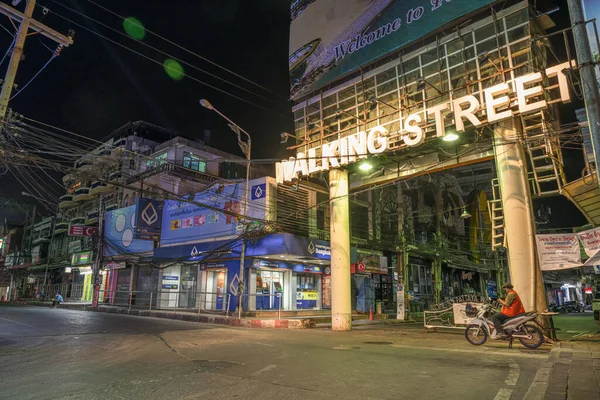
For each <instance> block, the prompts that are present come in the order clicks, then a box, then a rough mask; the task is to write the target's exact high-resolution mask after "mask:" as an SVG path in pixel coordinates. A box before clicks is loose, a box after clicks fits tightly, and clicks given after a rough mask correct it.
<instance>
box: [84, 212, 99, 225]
mask: <svg viewBox="0 0 600 400" xmlns="http://www.w3.org/2000/svg"><path fill="white" fill-rule="evenodd" d="M98 215H99V214H98V211H94V212H91V213H89V214H88V215H87V218H86V220H85V224H86V225H92V224H96V223H98Z"/></svg>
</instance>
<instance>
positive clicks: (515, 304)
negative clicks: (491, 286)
mask: <svg viewBox="0 0 600 400" xmlns="http://www.w3.org/2000/svg"><path fill="white" fill-rule="evenodd" d="M513 287H514V286H513V285H512V284H511V283H509V282H506V283H505V284H504V286H502V288H503V289H504V291H505V292H506V297H505V298H504V300H502V299H498V302H499V303H500V304H502V310H501V311H500V312H499V313H496V314H494V316H493V317H492V321H493V322H494V327H495V328H496V331H495V332H494V334H493V335H492V337H491V339H502V338H504V337H506V335H505V333H504V330H503V329H502V324H503V323H504V322H506V320H508V319H509V318H512V317H516V316H517V315H519V314H523V313H524V312H525V308H524V307H523V302H521V298H520V297H519V295H518V294H517V292H515V291H514V290H513Z"/></svg>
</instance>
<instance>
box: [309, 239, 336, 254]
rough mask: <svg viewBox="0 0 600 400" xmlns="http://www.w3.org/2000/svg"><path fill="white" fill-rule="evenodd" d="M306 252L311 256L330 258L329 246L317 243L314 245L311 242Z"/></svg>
mask: <svg viewBox="0 0 600 400" xmlns="http://www.w3.org/2000/svg"><path fill="white" fill-rule="evenodd" d="M307 250H308V253H309V254H310V255H311V256H312V255H317V256H323V257H331V246H327V245H325V244H319V243H317V244H315V243H314V242H313V241H312V240H311V241H310V243H309V244H308V247H307Z"/></svg>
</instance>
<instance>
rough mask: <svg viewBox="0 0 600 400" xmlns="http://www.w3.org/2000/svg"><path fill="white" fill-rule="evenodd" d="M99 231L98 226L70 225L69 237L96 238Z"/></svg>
mask: <svg viewBox="0 0 600 400" xmlns="http://www.w3.org/2000/svg"><path fill="white" fill-rule="evenodd" d="M97 230H98V227H96V226H85V225H70V226H69V236H94V233H96V231H97Z"/></svg>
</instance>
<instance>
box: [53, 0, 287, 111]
mask: <svg viewBox="0 0 600 400" xmlns="http://www.w3.org/2000/svg"><path fill="white" fill-rule="evenodd" d="M53 1H54V0H53ZM88 2H90V3H92V4H93V5H95V6H96V7H99V8H101V9H102V10H104V11H106V12H108V13H110V14H112V15H114V16H116V17H118V18H120V19H121V20H122V21H125V17H123V16H122V15H119V14H117V13H116V12H114V11H112V10H110V9H108V8H106V7H104V6H102V5H100V4H98V3H96V2H94V1H92V0H88ZM144 30H145V31H146V32H148V33H150V34H152V35H154V36H156V37H158V38H160V39H162V40H164V41H165V42H167V43H169V44H171V45H173V46H175V47H177V48H179V49H181V50H183V51H185V52H187V53H189V54H191V55H193V56H196V57H198V58H200V59H201V60H203V61H206V62H207V63H209V64H212V65H214V66H215V67H217V68H220V69H222V70H224V71H226V72H229V73H230V74H232V75H234V76H236V77H238V78H240V79H243V80H244V81H246V82H248V83H251V84H253V85H254V86H257V87H259V88H261V89H263V90H266V91H267V92H269V93H271V94H274V95H276V96H278V97H280V98H282V99H284V100H286V101H287V100H288V99H287V98H284V97H283V96H281V95H279V94H277V93H275V92H274V91H272V90H271V89H268V88H266V87H264V86H262V85H260V84H258V83H256V82H254V81H252V80H250V79H248V78H245V77H244V76H242V75H239V74H237V73H235V72H233V71H231V70H229V69H227V68H225V67H223V66H221V65H219V64H217V63H215V62H214V61H212V60H210V59H208V58H206V57H203V56H201V55H200V54H198V53H195V52H193V51H191V50H189V49H187V48H185V47H183V46H181V45H179V44H177V43H175V42H173V41H171V40H169V39H167V38H165V37H164V36H161V35H159V34H158V33H156V32H153V31H151V30H149V29H146V28H144Z"/></svg>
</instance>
